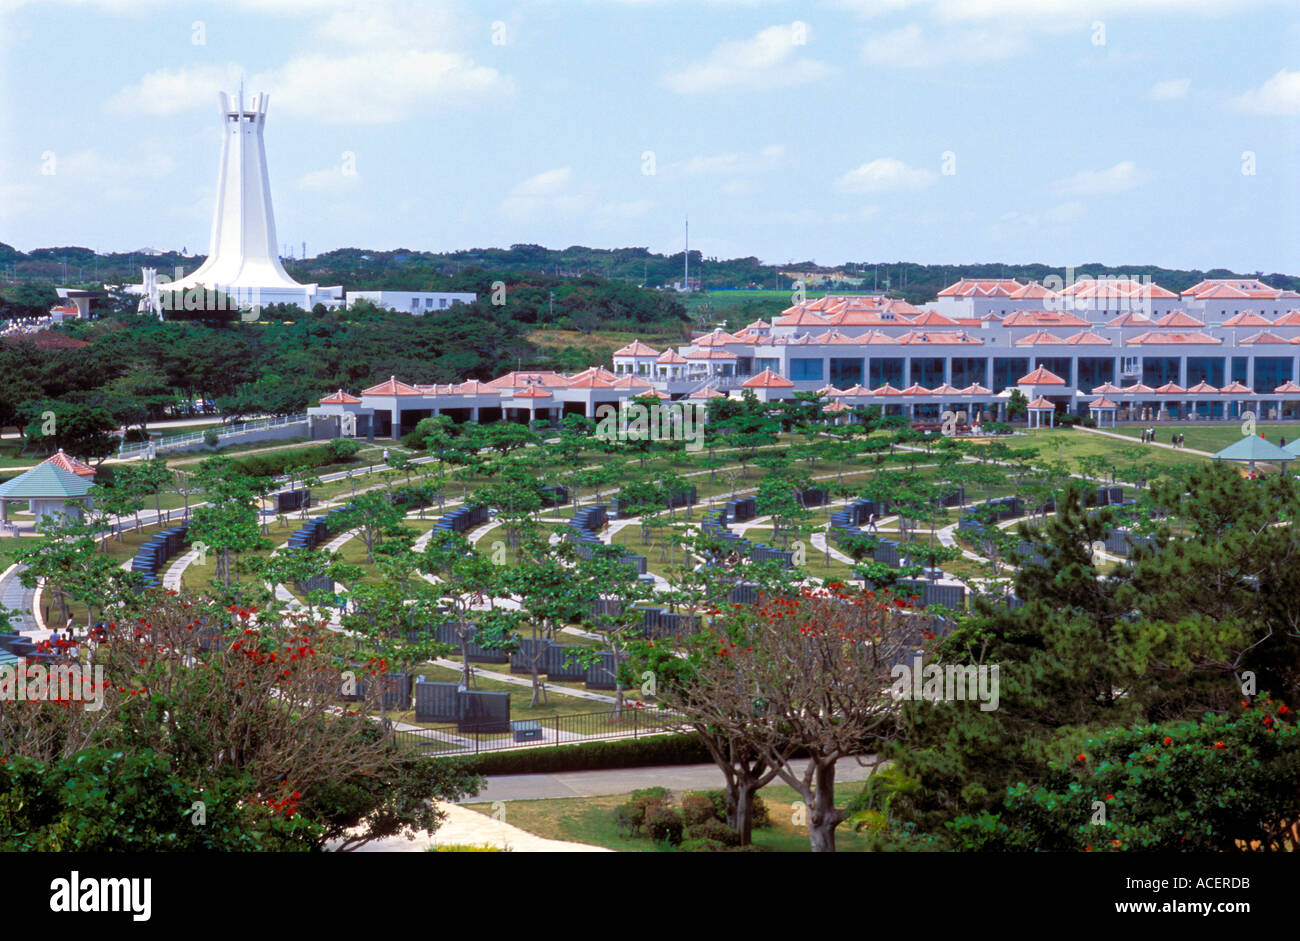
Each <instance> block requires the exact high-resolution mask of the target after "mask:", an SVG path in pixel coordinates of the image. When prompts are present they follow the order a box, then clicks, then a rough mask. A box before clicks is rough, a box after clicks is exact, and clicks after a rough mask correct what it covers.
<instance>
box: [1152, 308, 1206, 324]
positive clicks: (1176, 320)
mask: <svg viewBox="0 0 1300 941" xmlns="http://www.w3.org/2000/svg"><path fill="white" fill-rule="evenodd" d="M1156 326H1157V327H1204V326H1205V322H1204V321H1202V320H1197V319H1196V318H1195V317H1193V316H1192V315H1191V314H1189V313H1187V312H1186V311H1183V310H1171V311H1170V312H1169V313H1167V314H1165V315H1164V316H1163V317H1161V318H1160V319H1159V320H1157V321H1156Z"/></svg>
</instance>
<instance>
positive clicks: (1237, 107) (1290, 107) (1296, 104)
mask: <svg viewBox="0 0 1300 941" xmlns="http://www.w3.org/2000/svg"><path fill="white" fill-rule="evenodd" d="M1228 104H1229V107H1230V108H1232V110H1234V111H1243V112H1245V113H1246V114H1263V115H1270V116H1272V115H1276V116H1284V115H1292V114H1300V71H1297V72H1289V71H1287V70H1286V69H1282V70H1281V71H1280V72H1278V73H1277V74H1276V75H1274V76H1273V77H1272V78H1270V79H1269V80H1268V81H1267V82H1265V83H1264V84H1263V85H1261V86H1259V88H1252V89H1250V90H1249V91H1246V92H1243V93H1242V94H1240V95H1238V96H1237V97H1236V98H1233V99H1232V101H1230V102H1229V103H1228Z"/></svg>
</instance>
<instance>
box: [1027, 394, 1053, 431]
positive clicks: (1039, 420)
mask: <svg viewBox="0 0 1300 941" xmlns="http://www.w3.org/2000/svg"><path fill="white" fill-rule="evenodd" d="M1028 408H1029V427H1030V428H1054V427H1056V406H1055V405H1053V404H1052V403H1051V402H1049V401H1047V399H1045V398H1043V397H1042V396H1041V395H1040V396H1039V397H1038V398H1036V399H1034V400H1033V401H1032V402H1030V403H1029V405H1028ZM1044 415H1046V416H1047V419H1046V421H1047V424H1043V416H1044Z"/></svg>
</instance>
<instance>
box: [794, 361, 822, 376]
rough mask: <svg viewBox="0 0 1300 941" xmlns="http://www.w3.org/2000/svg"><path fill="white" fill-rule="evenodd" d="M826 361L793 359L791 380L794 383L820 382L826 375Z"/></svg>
mask: <svg viewBox="0 0 1300 941" xmlns="http://www.w3.org/2000/svg"><path fill="white" fill-rule="evenodd" d="M823 366H824V361H823V360H822V359H820V358H818V359H791V360H790V379H791V380H792V381H794V382H820V381H821V380H822V379H823V378H824V376H825V374H824V372H823Z"/></svg>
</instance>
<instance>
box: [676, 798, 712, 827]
mask: <svg viewBox="0 0 1300 941" xmlns="http://www.w3.org/2000/svg"><path fill="white" fill-rule="evenodd" d="M717 819H718V817H717V812H716V810H715V809H714V806H713V801H711V800H709V798H707V797H705V796H704V795H703V794H687V795H686V796H685V797H683V798H682V822H683V823H685V824H686V826H688V827H694V826H696V825H697V824H701V823H704V821H706V820H711V821H714V822H716V821H717Z"/></svg>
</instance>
